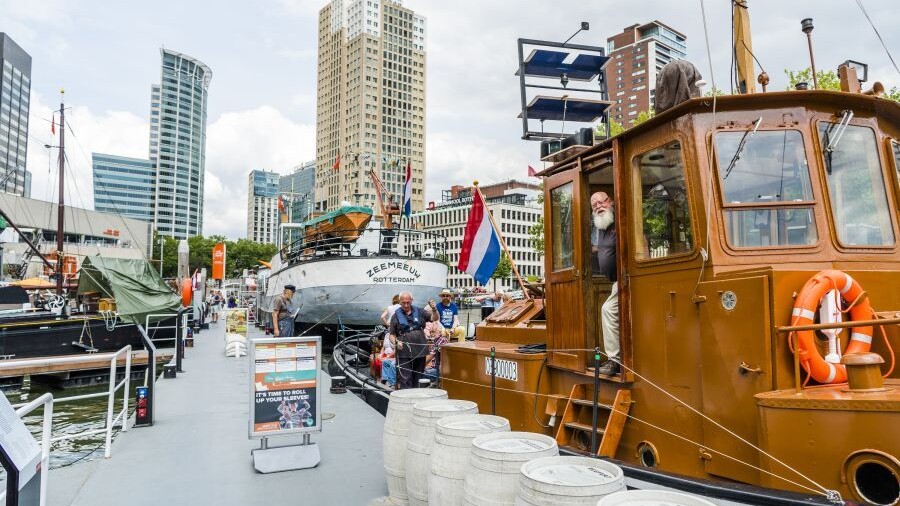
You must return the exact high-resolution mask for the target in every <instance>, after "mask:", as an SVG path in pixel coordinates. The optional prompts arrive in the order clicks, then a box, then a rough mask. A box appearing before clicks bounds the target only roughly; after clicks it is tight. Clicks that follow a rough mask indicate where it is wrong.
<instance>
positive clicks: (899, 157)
mask: <svg viewBox="0 0 900 506" xmlns="http://www.w3.org/2000/svg"><path fill="white" fill-rule="evenodd" d="M891 149H892V150H893V151H894V170H896V171H897V191H898V192H900V143H898V142H897V141H891Z"/></svg>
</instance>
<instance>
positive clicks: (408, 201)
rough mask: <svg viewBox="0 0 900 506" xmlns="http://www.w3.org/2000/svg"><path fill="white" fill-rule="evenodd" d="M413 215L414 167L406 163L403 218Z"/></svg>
mask: <svg viewBox="0 0 900 506" xmlns="http://www.w3.org/2000/svg"><path fill="white" fill-rule="evenodd" d="M411 214H412V166H411V165H410V164H409V160H407V161H406V184H405V185H403V216H406V217H407V218H409V215H411Z"/></svg>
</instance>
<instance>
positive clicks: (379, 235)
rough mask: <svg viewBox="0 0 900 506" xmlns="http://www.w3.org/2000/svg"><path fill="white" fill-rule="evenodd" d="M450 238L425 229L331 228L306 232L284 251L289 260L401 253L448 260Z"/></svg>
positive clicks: (285, 259)
mask: <svg viewBox="0 0 900 506" xmlns="http://www.w3.org/2000/svg"><path fill="white" fill-rule="evenodd" d="M446 251H447V238H446V237H444V236H443V235H440V234H436V233H434V232H427V231H424V230H413V229H402V228H392V229H386V228H380V229H368V230H365V231H364V232H362V233H360V231H359V229H356V228H352V229H345V230H330V231H327V232H317V233H311V234H307V235H305V236H304V237H302V238H300V239H298V240H296V241H294V242H292V243H291V244H290V245H288V246H286V247H285V248H283V249H282V251H281V259H282V261H284V262H286V263H297V262H303V261H306V260H314V259H316V258H321V257H333V256H340V257H367V256H399V257H405V258H424V259H437V260H443V259H446V258H447V257H446Z"/></svg>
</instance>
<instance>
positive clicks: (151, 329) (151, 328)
mask: <svg viewBox="0 0 900 506" xmlns="http://www.w3.org/2000/svg"><path fill="white" fill-rule="evenodd" d="M178 316H179V313H154V314H148V315H147V317H146V318H144V321H145V323H144V328H145V329H147V334H148V335H149V336H150V340H151V341H153V342H154V343H155V342H157V341H173V344H174V341H175V337H155V336H156V332H157V331H159V330H164V329H175V330H177V329H178V320H177V318H178ZM185 316H186V315H185ZM151 318H153V319H155V320H157V321H156V322H155V323H154V324H153V325H151V324H150V319H151ZM167 318H176V320H175V324H173V325H161V323H162V321H163V320H165V319H167ZM172 335H173V336H176V335H177V333H174V332H173V334H172Z"/></svg>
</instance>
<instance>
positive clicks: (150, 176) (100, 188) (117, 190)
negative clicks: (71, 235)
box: [91, 153, 156, 223]
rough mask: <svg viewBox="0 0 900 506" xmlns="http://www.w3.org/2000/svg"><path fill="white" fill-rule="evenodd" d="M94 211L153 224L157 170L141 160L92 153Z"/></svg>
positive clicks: (149, 162)
mask: <svg viewBox="0 0 900 506" xmlns="http://www.w3.org/2000/svg"><path fill="white" fill-rule="evenodd" d="M91 165H92V166H93V169H94V209H95V210H97V211H100V212H103V213H113V214H119V215H122V216H127V217H129V218H137V219H139V220H144V221H147V222H151V223H152V222H153V216H154V212H153V211H154V205H153V204H154V197H155V195H156V170H155V169H154V168H153V162H151V161H150V160H144V159H140V158H128V157H124V156H116V155H107V154H103V153H91Z"/></svg>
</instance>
